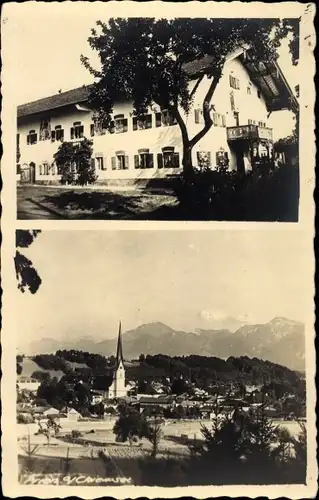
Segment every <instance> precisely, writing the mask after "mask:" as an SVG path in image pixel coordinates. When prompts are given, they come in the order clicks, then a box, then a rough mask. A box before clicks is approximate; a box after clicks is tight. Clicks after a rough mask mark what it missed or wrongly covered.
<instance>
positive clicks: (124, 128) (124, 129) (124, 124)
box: [123, 118, 128, 132]
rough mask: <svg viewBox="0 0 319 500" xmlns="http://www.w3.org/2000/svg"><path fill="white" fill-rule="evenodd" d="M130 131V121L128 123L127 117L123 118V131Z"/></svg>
mask: <svg viewBox="0 0 319 500" xmlns="http://www.w3.org/2000/svg"><path fill="white" fill-rule="evenodd" d="M127 131H128V123H127V118H126V119H125V120H123V132H127Z"/></svg>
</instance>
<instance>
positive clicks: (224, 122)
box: [222, 115, 226, 127]
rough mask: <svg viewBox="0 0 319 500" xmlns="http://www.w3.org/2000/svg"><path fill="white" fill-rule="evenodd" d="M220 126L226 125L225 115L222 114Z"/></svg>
mask: <svg viewBox="0 0 319 500" xmlns="http://www.w3.org/2000/svg"><path fill="white" fill-rule="evenodd" d="M222 126H223V127H226V116H225V115H222Z"/></svg>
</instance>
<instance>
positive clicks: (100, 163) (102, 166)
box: [95, 156, 107, 170]
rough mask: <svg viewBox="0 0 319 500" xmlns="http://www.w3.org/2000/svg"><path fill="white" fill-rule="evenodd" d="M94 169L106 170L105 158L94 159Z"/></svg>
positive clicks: (97, 157)
mask: <svg viewBox="0 0 319 500" xmlns="http://www.w3.org/2000/svg"><path fill="white" fill-rule="evenodd" d="M95 168H96V170H107V168H106V158H104V157H103V156H96V157H95Z"/></svg>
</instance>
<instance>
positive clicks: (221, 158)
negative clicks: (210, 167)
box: [216, 149, 229, 167]
mask: <svg viewBox="0 0 319 500" xmlns="http://www.w3.org/2000/svg"><path fill="white" fill-rule="evenodd" d="M216 165H217V166H218V167H228V165H229V158H228V153H227V151H224V150H223V149H220V150H219V151H217V153H216Z"/></svg>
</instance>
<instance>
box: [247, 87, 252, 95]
mask: <svg viewBox="0 0 319 500" xmlns="http://www.w3.org/2000/svg"><path fill="white" fill-rule="evenodd" d="M247 94H248V95H251V86H250V85H248V86H247Z"/></svg>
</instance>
